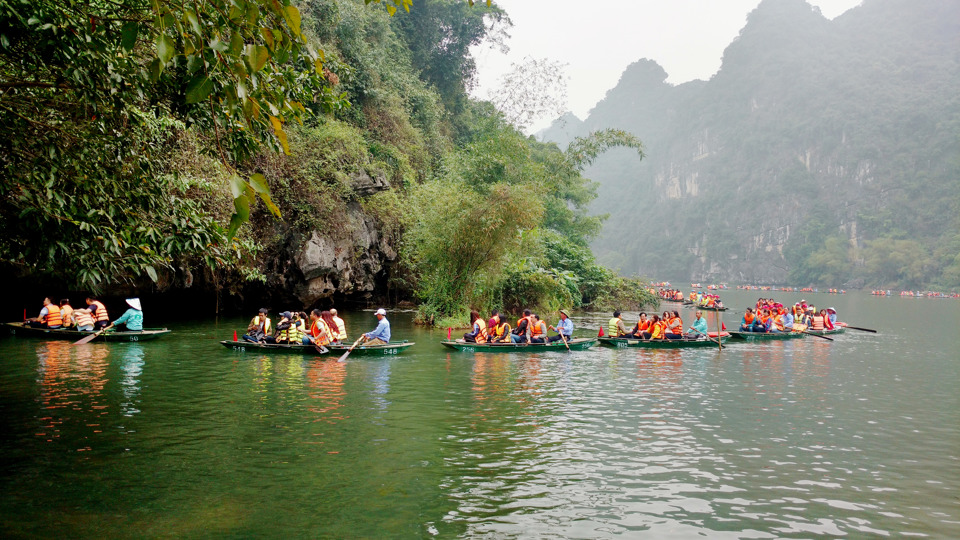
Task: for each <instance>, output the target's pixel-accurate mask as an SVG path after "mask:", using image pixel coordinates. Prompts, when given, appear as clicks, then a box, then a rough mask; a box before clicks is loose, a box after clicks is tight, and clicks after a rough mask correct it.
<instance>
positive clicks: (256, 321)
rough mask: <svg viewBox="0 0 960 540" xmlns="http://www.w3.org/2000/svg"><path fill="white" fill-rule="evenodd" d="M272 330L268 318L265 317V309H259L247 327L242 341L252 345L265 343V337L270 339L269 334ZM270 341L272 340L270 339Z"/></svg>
mask: <svg viewBox="0 0 960 540" xmlns="http://www.w3.org/2000/svg"><path fill="white" fill-rule="evenodd" d="M272 330H273V329H272V328H271V327H270V317H267V308H260V311H258V312H257V316H256V317H254V318H253V319H252V320H251V321H250V324H248V325H247V333H246V334H244V335H243V339H244V340H245V341H251V342H253V343H258V342H260V341H266V340H267V337H270V332H271V331H272ZM270 339H273V338H272V337H270Z"/></svg>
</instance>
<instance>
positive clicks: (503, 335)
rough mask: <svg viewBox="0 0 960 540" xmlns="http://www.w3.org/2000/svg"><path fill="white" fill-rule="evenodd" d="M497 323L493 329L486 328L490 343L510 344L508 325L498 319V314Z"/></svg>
mask: <svg viewBox="0 0 960 540" xmlns="http://www.w3.org/2000/svg"><path fill="white" fill-rule="evenodd" d="M497 321H498V322H497V325H496V326H494V327H493V328H489V327H488V328H487V333H488V334H489V339H490V343H512V338H511V334H510V323H508V322H507V321H505V320H502V319H500V317H499V313H498V314H497Z"/></svg>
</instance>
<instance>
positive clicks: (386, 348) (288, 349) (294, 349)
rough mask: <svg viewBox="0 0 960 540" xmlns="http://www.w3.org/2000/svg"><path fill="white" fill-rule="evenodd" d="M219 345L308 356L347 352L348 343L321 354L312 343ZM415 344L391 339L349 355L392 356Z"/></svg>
mask: <svg viewBox="0 0 960 540" xmlns="http://www.w3.org/2000/svg"><path fill="white" fill-rule="evenodd" d="M220 344H221V345H223V346H224V347H226V348H228V349H232V350H234V351H239V352H257V353H285V354H306V355H310V356H340V355H342V354H343V353H345V352H347V349H349V348H350V345H326V348H327V352H325V353H323V354H322V355H321V354H320V353H319V352H318V351H317V348H316V347H314V346H313V345H286V344H280V343H252V342H249V341H230V340H224V341H221V342H220ZM414 345H416V343H408V342H405V341H391V342H390V343H388V344H387V345H371V346H360V345H358V346H356V347H354V349H353V351H351V352H350V356H394V355H397V354H400V353H402V352H403V351H405V350H406V349H409V348H410V347H412V346H414Z"/></svg>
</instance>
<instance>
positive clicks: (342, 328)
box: [333, 317, 347, 341]
mask: <svg viewBox="0 0 960 540" xmlns="http://www.w3.org/2000/svg"><path fill="white" fill-rule="evenodd" d="M333 323H334V324H336V325H337V339H339V340H340V341H345V340H346V339H347V325H346V324H344V322H343V319H341V318H340V317H334V318H333Z"/></svg>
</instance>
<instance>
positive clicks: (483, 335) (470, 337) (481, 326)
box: [463, 311, 487, 343]
mask: <svg viewBox="0 0 960 540" xmlns="http://www.w3.org/2000/svg"><path fill="white" fill-rule="evenodd" d="M470 320H471V321H473V329H472V330H471V331H470V332H467V333H466V334H464V335H463V340H464V341H466V342H468V343H486V342H487V323H485V322H484V321H483V319H482V318H480V314H479V313H477V312H476V311H471V312H470Z"/></svg>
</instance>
